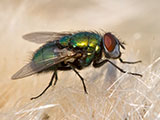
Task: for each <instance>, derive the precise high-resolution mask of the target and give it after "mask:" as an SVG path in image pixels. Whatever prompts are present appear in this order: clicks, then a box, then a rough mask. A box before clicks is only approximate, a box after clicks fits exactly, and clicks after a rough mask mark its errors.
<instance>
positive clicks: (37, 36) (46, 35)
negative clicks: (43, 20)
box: [23, 32, 73, 44]
mask: <svg viewBox="0 0 160 120" xmlns="http://www.w3.org/2000/svg"><path fill="white" fill-rule="evenodd" d="M72 34H73V33H71V32H60V33H58V32H33V33H29V34H26V35H24V36H23V38H24V39H25V40H28V41H30V42H35V43H38V44H41V43H46V42H49V41H54V40H59V39H60V38H61V37H63V36H66V35H72Z"/></svg>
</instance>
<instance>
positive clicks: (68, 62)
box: [68, 62, 88, 94]
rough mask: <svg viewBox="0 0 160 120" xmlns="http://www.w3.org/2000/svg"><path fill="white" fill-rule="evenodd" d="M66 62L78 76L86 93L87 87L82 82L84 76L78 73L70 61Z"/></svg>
mask: <svg viewBox="0 0 160 120" xmlns="http://www.w3.org/2000/svg"><path fill="white" fill-rule="evenodd" d="M68 64H69V65H70V67H71V68H72V70H73V71H74V72H75V73H76V74H77V75H78V76H79V78H80V79H81V81H82V84H83V88H84V92H85V93H86V94H88V92H87V89H86V85H85V83H84V78H83V77H82V76H81V75H80V74H79V72H78V71H77V70H76V69H75V66H74V65H73V64H72V63H70V62H68Z"/></svg>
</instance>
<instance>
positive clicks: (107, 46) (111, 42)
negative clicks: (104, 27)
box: [102, 33, 121, 59]
mask: <svg viewBox="0 0 160 120" xmlns="http://www.w3.org/2000/svg"><path fill="white" fill-rule="evenodd" d="M102 42H103V48H104V53H105V56H106V57H107V58H113V59H116V58H119V57H120V56H121V52H120V42H119V40H118V39H117V38H116V37H115V36H114V35H113V34H111V33H106V34H105V35H104V38H103V40H102Z"/></svg>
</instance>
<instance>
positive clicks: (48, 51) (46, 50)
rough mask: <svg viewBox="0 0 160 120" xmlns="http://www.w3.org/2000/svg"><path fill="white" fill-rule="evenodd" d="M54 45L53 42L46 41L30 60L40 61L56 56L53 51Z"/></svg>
mask: <svg viewBox="0 0 160 120" xmlns="http://www.w3.org/2000/svg"><path fill="white" fill-rule="evenodd" d="M55 47H56V46H55V43H48V44H46V45H44V46H42V47H41V48H40V49H38V50H37V51H36V53H35V54H34V56H33V58H32V60H33V61H34V62H35V63H41V61H45V60H49V59H52V58H54V57H56V54H55V53H54V48H55Z"/></svg>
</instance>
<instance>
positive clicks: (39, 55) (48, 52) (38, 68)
mask: <svg viewBox="0 0 160 120" xmlns="http://www.w3.org/2000/svg"><path fill="white" fill-rule="evenodd" d="M23 38H24V39H25V40H28V41H31V42H35V43H39V44H43V45H42V46H41V47H40V48H39V49H38V50H37V51H36V52H35V53H34V54H33V57H32V59H31V61H30V62H29V63H28V64H27V65H25V66H24V67H22V68H21V69H20V70H19V71H18V72H16V73H15V74H14V75H13V76H12V79H19V78H24V77H27V76H30V75H33V74H39V73H42V72H47V71H53V75H52V77H51V80H50V82H49V84H48V86H47V87H46V88H45V89H44V90H43V91H42V93H41V94H39V95H38V96H36V97H32V98H31V100H32V99H36V98H38V97H40V96H41V95H43V94H44V93H45V92H46V90H47V89H48V88H49V87H50V86H51V85H52V84H53V85H54V86H55V85H56V83H57V80H58V75H57V71H59V70H62V71H65V70H73V71H74V72H75V73H76V74H77V75H78V76H79V78H80V79H81V81H82V84H83V88H84V92H85V93H86V94H87V93H88V92H87V89H86V85H85V82H84V78H83V77H82V76H81V75H80V74H79V72H78V71H77V69H78V70H82V69H83V68H85V67H88V66H89V65H91V64H92V65H93V67H94V68H98V67H101V66H103V65H104V64H105V63H107V62H108V63H110V64H112V65H113V66H114V67H115V68H117V69H118V70H119V71H120V72H122V73H127V74H131V75H135V76H140V77H142V75H141V74H138V73H133V72H127V71H125V70H123V69H121V68H120V67H118V66H117V65H115V64H114V63H113V62H111V61H110V59H119V61H120V62H121V63H127V64H135V63H139V62H141V61H135V62H128V61H123V60H122V59H121V51H120V47H121V48H122V49H125V47H124V43H122V42H120V41H119V40H118V38H117V37H116V36H115V35H113V34H112V33H110V32H108V33H104V34H100V33H98V32H86V31H84V32H62V33H61V32H59V33H58V32H34V33H29V34H26V35H24V36H23ZM102 57H105V59H102ZM54 79H55V81H54V83H53V80H54Z"/></svg>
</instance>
